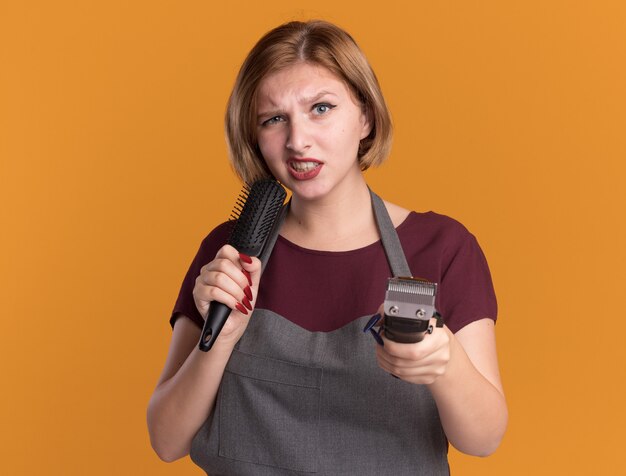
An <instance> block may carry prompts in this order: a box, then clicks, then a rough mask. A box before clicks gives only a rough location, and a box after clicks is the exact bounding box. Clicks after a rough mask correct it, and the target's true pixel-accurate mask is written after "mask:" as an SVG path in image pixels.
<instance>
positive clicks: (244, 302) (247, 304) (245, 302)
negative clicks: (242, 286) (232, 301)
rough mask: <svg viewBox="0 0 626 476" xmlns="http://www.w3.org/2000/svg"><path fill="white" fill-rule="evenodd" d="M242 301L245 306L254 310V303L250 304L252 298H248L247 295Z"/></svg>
mask: <svg viewBox="0 0 626 476" xmlns="http://www.w3.org/2000/svg"><path fill="white" fill-rule="evenodd" d="M241 302H242V303H243V305H244V306H246V307H247V308H248V309H250V310H251V311H252V305H251V304H250V300H249V299H248V297H247V296H244V297H243V299H242V300H241Z"/></svg>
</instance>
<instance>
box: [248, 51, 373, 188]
mask: <svg viewBox="0 0 626 476" xmlns="http://www.w3.org/2000/svg"><path fill="white" fill-rule="evenodd" d="M257 111H258V115H257V138H258V143H259V148H260V150H261V154H263V157H264V158H265V162H266V163H267V165H268V167H269V169H270V170H271V172H272V173H273V174H274V176H275V177H276V178H277V179H278V180H280V181H281V182H283V183H284V184H285V186H287V187H288V188H289V189H290V190H291V191H292V192H293V194H294V195H295V196H298V197H300V198H303V199H308V200H314V199H317V198H323V197H326V196H328V195H329V194H331V193H332V192H336V191H338V190H344V191H346V193H350V185H351V184H354V183H355V182H354V181H355V180H358V179H361V171H360V167H359V164H358V160H357V152H358V149H359V142H360V141H361V139H364V138H365V137H367V135H368V134H369V132H370V129H371V127H370V124H369V121H368V120H367V117H366V115H365V114H363V112H362V110H361V106H360V105H359V104H358V103H357V102H356V100H355V98H354V97H353V96H352V94H351V92H350V90H349V89H348V87H347V86H346V85H345V84H344V82H343V81H342V80H341V79H339V78H338V77H337V76H335V75H334V74H333V73H331V72H330V71H328V70H327V69H326V68H323V67H321V66H317V65H312V64H309V63H299V64H296V65H294V66H291V67H289V68H286V69H284V70H281V71H278V72H276V73H274V74H271V75H269V76H267V77H265V78H264V79H263V81H262V82H261V83H260V85H259V90H258V94H257Z"/></svg>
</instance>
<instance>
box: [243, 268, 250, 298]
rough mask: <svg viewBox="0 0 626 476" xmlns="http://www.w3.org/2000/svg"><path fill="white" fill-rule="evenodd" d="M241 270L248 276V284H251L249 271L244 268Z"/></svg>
mask: <svg viewBox="0 0 626 476" xmlns="http://www.w3.org/2000/svg"><path fill="white" fill-rule="evenodd" d="M241 271H243V274H244V276H245V277H246V278H248V285H249V286H252V277H250V273H248V272H247V271H246V270H245V269H242V270H241ZM250 299H252V298H250Z"/></svg>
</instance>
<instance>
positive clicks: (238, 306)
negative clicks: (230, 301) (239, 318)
mask: <svg viewBox="0 0 626 476" xmlns="http://www.w3.org/2000/svg"><path fill="white" fill-rule="evenodd" d="M235 307H236V308H237V310H238V311H239V312H240V313H242V314H245V315H246V316H247V315H248V310H247V309H246V308H245V307H243V306H242V305H241V304H240V303H237V305H236V306H235Z"/></svg>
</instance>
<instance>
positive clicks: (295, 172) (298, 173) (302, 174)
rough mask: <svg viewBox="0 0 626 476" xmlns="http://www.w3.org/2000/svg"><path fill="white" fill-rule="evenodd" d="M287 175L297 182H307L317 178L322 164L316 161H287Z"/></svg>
mask: <svg viewBox="0 0 626 476" xmlns="http://www.w3.org/2000/svg"><path fill="white" fill-rule="evenodd" d="M287 165H288V167H289V173H290V174H291V175H292V176H293V177H294V178H296V179H298V180H308V179H311V178H314V177H316V176H317V174H318V173H319V172H320V170H321V168H322V166H323V163H322V162H321V161H320V160H317V159H310V158H302V159H295V158H292V159H289V160H288V161H287Z"/></svg>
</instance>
